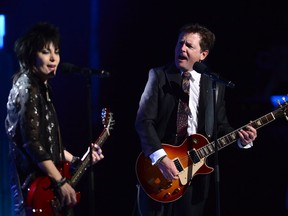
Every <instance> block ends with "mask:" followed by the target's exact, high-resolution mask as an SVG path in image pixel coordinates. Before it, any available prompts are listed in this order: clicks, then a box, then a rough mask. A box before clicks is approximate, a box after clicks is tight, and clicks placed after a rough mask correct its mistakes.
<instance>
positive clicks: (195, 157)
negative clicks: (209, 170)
mask: <svg viewBox="0 0 288 216" xmlns="http://www.w3.org/2000/svg"><path fill="white" fill-rule="evenodd" d="M189 156H190V158H191V160H192V161H193V163H194V164H196V163H198V162H199V161H200V158H199V157H198V155H197V153H196V151H195V150H194V149H193V150H192V151H189Z"/></svg>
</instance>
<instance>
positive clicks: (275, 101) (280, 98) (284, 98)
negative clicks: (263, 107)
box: [270, 95, 288, 107]
mask: <svg viewBox="0 0 288 216" xmlns="http://www.w3.org/2000/svg"><path fill="white" fill-rule="evenodd" d="M270 101H271V103H272V105H273V106H274V107H278V106H279V103H280V104H283V102H285V101H288V96H287V95H273V96H271V97H270Z"/></svg>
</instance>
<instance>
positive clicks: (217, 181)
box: [212, 79, 221, 216]
mask: <svg viewBox="0 0 288 216" xmlns="http://www.w3.org/2000/svg"><path fill="white" fill-rule="evenodd" d="M212 91H213V112H214V127H213V128H214V129H213V134H214V135H213V137H214V145H215V191H216V216H220V215H221V214H220V170H219V159H218V141H217V116H216V81H215V79H212Z"/></svg>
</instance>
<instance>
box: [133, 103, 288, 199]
mask: <svg viewBox="0 0 288 216" xmlns="http://www.w3.org/2000/svg"><path fill="white" fill-rule="evenodd" d="M286 112H287V102H285V103H284V104H283V105H280V107H279V108H278V109H277V110H275V111H273V112H270V113H268V114H266V115H264V116H262V117H260V118H259V119H257V120H255V121H253V122H250V123H249V124H246V125H244V126H243V127H241V128H239V129H237V130H235V131H233V132H231V133H229V134H227V135H225V136H223V137H221V138H219V139H217V142H216V143H217V149H219V150H220V149H223V148H224V147H226V146H228V145H230V144H232V143H233V142H234V141H236V139H237V138H238V131H239V130H240V129H244V130H245V127H246V126H247V125H252V126H253V127H254V128H256V129H259V128H261V127H262V126H264V125H267V124H268V123H270V122H272V121H274V120H275V119H276V118H278V117H282V116H285V117H286V119H288V118H287V113H286ZM162 146H163V149H164V150H165V152H166V153H167V156H168V157H169V158H170V159H171V160H173V162H174V164H175V166H176V167H177V169H178V171H179V179H177V180H172V181H168V180H166V179H165V177H164V176H163V174H162V173H161V171H160V170H159V168H158V166H153V165H152V164H151V160H150V158H148V157H146V156H145V155H144V154H143V152H141V153H140V154H139V156H138V158H137V160H136V165H135V170H136V176H137V179H138V181H139V183H140V185H141V187H142V188H143V190H144V191H145V193H146V194H147V195H148V196H150V197H151V198H152V199H154V200H155V201H158V202H162V203H169V202H173V201H175V200H177V199H179V198H180V197H182V195H183V194H184V193H185V191H186V189H187V187H188V186H189V185H190V183H191V180H192V178H193V177H194V176H195V175H199V174H209V173H211V172H212V171H213V170H214V169H213V168H212V167H209V166H207V164H206V158H207V157H208V156H210V155H212V154H213V153H214V152H215V143H214V142H211V143H209V141H208V140H207V139H206V137H204V136H203V135H201V134H194V135H191V136H189V137H188V138H186V139H185V140H184V142H183V143H182V144H181V145H180V146H172V145H169V144H165V143H163V144H162Z"/></svg>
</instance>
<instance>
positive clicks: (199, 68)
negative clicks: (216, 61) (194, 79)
mask: <svg viewBox="0 0 288 216" xmlns="http://www.w3.org/2000/svg"><path fill="white" fill-rule="evenodd" d="M207 68H208V67H207V66H206V65H205V64H203V63H201V62H195V63H194V65H193V70H195V71H197V72H198V73H200V74H202V73H205V71H206V70H207Z"/></svg>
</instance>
